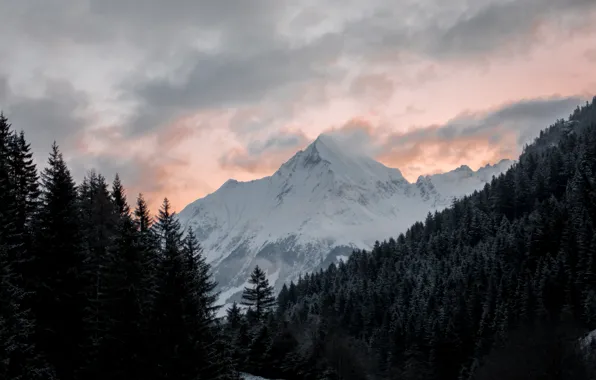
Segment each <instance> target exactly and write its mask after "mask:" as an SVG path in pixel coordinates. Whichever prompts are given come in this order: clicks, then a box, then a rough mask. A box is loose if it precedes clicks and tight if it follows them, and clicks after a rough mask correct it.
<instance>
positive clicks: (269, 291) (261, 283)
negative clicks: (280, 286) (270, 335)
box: [242, 265, 276, 320]
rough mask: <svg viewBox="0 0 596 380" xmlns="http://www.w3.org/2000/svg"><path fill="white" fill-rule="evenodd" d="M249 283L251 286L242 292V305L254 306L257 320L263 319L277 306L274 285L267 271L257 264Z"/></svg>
mask: <svg viewBox="0 0 596 380" xmlns="http://www.w3.org/2000/svg"><path fill="white" fill-rule="evenodd" d="M248 283H249V284H250V285H252V287H251V288H249V287H245V288H244V292H243V293H242V305H244V306H248V307H250V308H253V310H254V312H255V317H256V319H257V320H261V319H262V318H263V317H264V316H265V315H266V313H268V312H269V311H270V310H272V309H273V308H274V307H275V304H276V300H275V297H274V296H273V287H272V286H271V285H269V280H268V279H267V277H266V276H265V272H263V270H262V269H261V268H259V266H258V265H257V266H256V267H255V269H254V270H253V272H252V273H251V275H250V279H249V280H248Z"/></svg>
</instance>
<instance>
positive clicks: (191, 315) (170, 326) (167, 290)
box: [153, 198, 205, 379]
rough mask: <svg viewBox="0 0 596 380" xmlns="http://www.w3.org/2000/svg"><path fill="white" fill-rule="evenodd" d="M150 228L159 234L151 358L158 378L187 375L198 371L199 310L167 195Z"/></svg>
mask: <svg viewBox="0 0 596 380" xmlns="http://www.w3.org/2000/svg"><path fill="white" fill-rule="evenodd" d="M154 229H155V233H156V235H157V236H158V238H159V249H160V259H159V264H158V268H157V274H158V275H157V289H156V290H157V292H156V301H155V310H154V321H153V329H154V331H155V332H156V339H157V341H156V342H155V349H156V352H155V353H154V354H155V357H154V359H153V360H159V363H160V368H159V370H158V375H159V378H162V379H190V378H191V377H192V376H193V375H195V374H197V373H198V369H197V366H198V365H199V363H197V357H196V356H195V349H196V348H197V346H195V344H196V343H198V342H196V341H195V329H196V328H197V323H198V314H199V312H200V311H201V310H199V309H198V306H197V303H198V302H193V301H197V300H195V299H193V298H192V295H193V285H194V284H193V283H192V282H191V280H190V279H189V278H188V269H187V268H188V267H187V265H188V261H187V259H186V256H185V254H184V250H183V245H182V232H181V228H180V224H179V222H178V221H177V219H176V218H175V216H174V214H173V213H172V211H171V206H170V202H169V201H168V199H167V198H166V199H164V202H163V204H162V207H161V209H160V210H159V215H158V218H157V222H156V223H155V226H154ZM203 348H204V347H203ZM203 357H205V356H203Z"/></svg>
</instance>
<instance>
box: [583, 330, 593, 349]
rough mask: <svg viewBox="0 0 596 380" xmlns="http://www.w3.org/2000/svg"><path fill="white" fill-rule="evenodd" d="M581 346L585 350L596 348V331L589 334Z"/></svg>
mask: <svg viewBox="0 0 596 380" xmlns="http://www.w3.org/2000/svg"><path fill="white" fill-rule="evenodd" d="M581 345H582V346H583V347H584V348H589V347H595V346H596V330H594V331H592V332H590V333H588V334H587V335H586V336H585V337H583V338H582V339H581Z"/></svg>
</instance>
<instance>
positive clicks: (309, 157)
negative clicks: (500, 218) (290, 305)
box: [179, 135, 512, 302]
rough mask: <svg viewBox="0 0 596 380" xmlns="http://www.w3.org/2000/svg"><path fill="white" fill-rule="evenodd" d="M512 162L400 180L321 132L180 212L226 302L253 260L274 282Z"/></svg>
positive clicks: (383, 234)
mask: <svg viewBox="0 0 596 380" xmlns="http://www.w3.org/2000/svg"><path fill="white" fill-rule="evenodd" d="M511 164H512V162H511V161H501V162H500V163H498V164H497V165H495V166H490V165H487V166H486V167H484V168H481V169H479V170H478V171H476V172H474V171H472V170H471V169H470V168H468V167H467V166H462V167H461V168H459V169H456V170H454V171H452V172H449V173H445V174H437V175H432V176H424V177H420V178H419V179H418V181H417V182H416V183H409V182H408V181H407V180H406V179H405V178H404V177H403V176H402V174H401V172H400V171H399V170H397V169H392V168H388V167H386V166H384V165H383V164H381V163H379V162H377V161H375V160H373V159H372V158H369V157H366V156H363V155H358V154H356V153H354V152H352V151H345V150H343V149H342V148H341V146H340V145H339V144H338V143H337V142H336V141H335V140H334V138H332V137H330V136H326V135H321V136H319V137H318V138H317V139H316V140H315V141H314V142H313V143H312V144H311V145H310V146H308V147H307V148H306V149H305V150H303V151H300V152H298V153H296V155H294V156H293V157H292V158H291V159H290V160H288V161H287V162H286V163H284V164H283V165H282V166H281V167H280V168H279V169H278V170H277V172H275V173H274V174H273V175H272V176H269V177H265V178H262V179H259V180H254V181H250V182H238V181H235V180H232V179H231V180H228V181H227V182H226V183H224V184H223V185H222V186H221V187H220V188H219V189H218V190H217V191H215V192H214V193H212V194H209V195H207V196H206V197H204V198H201V199H198V200H197V201H195V202H193V203H191V204H190V205H188V206H187V207H185V208H184V209H183V210H182V211H181V212H180V214H179V218H180V221H181V222H182V225H183V226H184V227H185V228H186V227H188V226H190V227H191V228H192V229H193V231H195V232H196V234H197V237H198V238H199V239H200V242H201V244H202V246H203V249H204V252H205V254H206V257H207V261H208V262H210V263H211V265H212V266H213V270H214V275H215V279H216V280H217V281H218V283H219V284H220V290H221V292H222V293H221V294H222V296H221V297H220V301H221V302H226V301H231V300H233V299H237V297H238V293H240V292H241V291H242V289H243V287H244V286H245V284H246V280H247V278H248V275H249V273H250V271H251V270H252V269H253V268H254V266H255V265H259V266H261V267H262V268H263V269H265V270H266V271H267V273H268V276H269V279H270V282H271V283H272V284H274V285H275V287H276V289H278V290H279V288H280V287H281V286H282V285H283V283H284V282H289V281H290V280H296V279H297V278H298V276H299V275H300V274H301V273H305V272H312V271H313V270H317V269H318V268H320V267H326V266H327V265H329V264H330V263H331V262H338V261H339V260H340V259H343V260H345V259H346V258H347V255H349V254H350V253H351V251H352V249H354V248H361V249H368V248H371V247H372V245H373V244H374V242H375V240H383V239H386V238H388V237H390V236H396V235H397V234H398V233H400V232H403V231H405V229H407V228H408V227H409V226H410V225H411V224H412V223H413V222H415V221H417V220H423V219H424V218H425V216H426V214H427V213H428V212H429V211H434V210H440V209H442V208H444V207H446V206H448V205H449V204H450V203H451V200H452V198H453V197H454V196H462V195H465V194H468V193H471V192H473V191H474V190H476V189H480V188H482V187H483V186H484V185H485V184H486V183H487V182H488V181H490V180H491V178H492V176H493V175H498V174H500V173H501V172H503V171H505V170H506V169H508V168H509V166H510V165H511Z"/></svg>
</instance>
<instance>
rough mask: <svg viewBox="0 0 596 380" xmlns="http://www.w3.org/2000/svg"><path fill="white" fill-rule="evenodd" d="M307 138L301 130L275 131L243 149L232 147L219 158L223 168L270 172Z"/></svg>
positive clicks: (303, 144) (294, 151) (304, 143)
mask: <svg viewBox="0 0 596 380" xmlns="http://www.w3.org/2000/svg"><path fill="white" fill-rule="evenodd" d="M308 141H309V139H308V138H307V137H306V136H305V135H304V134H302V133H301V132H289V131H282V132H277V133H275V134H274V135H272V136H271V137H270V138H268V139H267V140H264V141H253V142H250V143H249V144H248V146H247V147H246V148H245V149H233V150H231V151H229V152H227V153H225V154H223V155H222V156H221V157H220V158H219V165H220V166H221V167H222V168H224V169H242V170H246V171H249V172H254V173H257V172H258V173H266V172H271V171H272V170H275V169H277V168H278V167H279V165H280V164H281V162H283V161H285V160H287V159H288V157H290V156H291V155H292V154H294V153H296V151H298V150H299V149H301V148H303V147H304V146H305V145H306V144H307V143H308Z"/></svg>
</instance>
